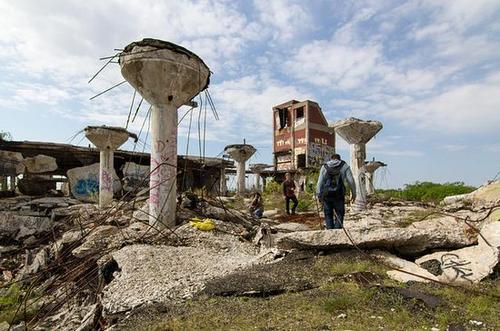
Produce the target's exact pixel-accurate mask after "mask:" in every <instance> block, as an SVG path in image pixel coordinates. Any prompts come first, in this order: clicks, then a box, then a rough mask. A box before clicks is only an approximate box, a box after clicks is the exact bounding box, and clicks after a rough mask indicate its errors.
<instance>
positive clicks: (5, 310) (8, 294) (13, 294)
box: [0, 284, 36, 324]
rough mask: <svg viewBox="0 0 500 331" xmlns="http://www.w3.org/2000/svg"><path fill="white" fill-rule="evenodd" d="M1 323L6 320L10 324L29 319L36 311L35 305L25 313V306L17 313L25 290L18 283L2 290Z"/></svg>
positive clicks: (0, 299) (0, 296)
mask: <svg viewBox="0 0 500 331" xmlns="http://www.w3.org/2000/svg"><path fill="white" fill-rule="evenodd" d="M0 291H1V292H0V323H1V322H3V321H6V322H7V323H9V324H17V323H19V322H21V321H23V320H29V319H31V317H33V316H34V315H35V313H36V310H35V308H34V307H33V306H31V308H28V309H27V310H26V314H25V313H24V309H23V307H21V309H20V310H19V312H18V313H17V315H16V311H17V308H18V306H19V303H20V302H21V300H23V295H24V293H23V291H22V290H21V289H20V288H19V286H17V285H16V284H13V285H11V286H10V287H9V288H4V289H1V290H0Z"/></svg>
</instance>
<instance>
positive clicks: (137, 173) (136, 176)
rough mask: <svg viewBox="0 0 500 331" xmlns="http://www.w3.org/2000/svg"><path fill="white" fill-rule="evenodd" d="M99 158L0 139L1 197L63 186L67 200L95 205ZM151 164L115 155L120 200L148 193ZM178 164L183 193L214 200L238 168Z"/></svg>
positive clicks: (217, 161)
mask: <svg viewBox="0 0 500 331" xmlns="http://www.w3.org/2000/svg"><path fill="white" fill-rule="evenodd" d="M99 154H100V153H99V150H98V149H96V148H91V147H80V146H74V145H68V144H58V143H45V142H32V141H5V140H2V139H0V197H1V196H6V195H9V193H10V194H13V193H14V191H15V190H16V189H17V190H18V191H20V193H22V194H26V195H44V194H46V193H48V192H49V191H50V190H55V189H57V188H59V187H60V186H59V185H57V183H62V187H63V188H64V187H66V189H63V191H64V193H66V194H67V195H72V196H73V197H75V198H77V199H80V200H82V201H90V200H94V199H95V198H96V194H97V193H98V192H99V182H100V181H99V177H100V171H99V158H100V156H99ZM150 160H151V157H150V154H149V153H140V152H129V151H123V150H117V151H115V152H114V153H113V169H112V178H113V181H112V182H113V184H112V186H113V191H114V192H115V194H118V195H119V194H121V193H120V192H127V191H132V190H135V189H136V188H137V187H148V185H149V181H148V177H149V173H150ZM177 164H178V169H179V171H178V173H177V189H178V191H179V192H183V191H189V190H196V189H204V190H205V191H206V192H207V193H209V194H214V195H216V194H218V191H219V187H220V186H221V185H222V184H223V183H225V177H224V175H223V174H224V170H225V169H226V168H230V167H233V166H234V163H233V162H232V161H228V160H224V159H221V158H210V157H205V158H203V159H202V158H200V157H196V156H186V155H178V156H177ZM7 178H8V180H7ZM221 179H222V182H223V183H222V184H221ZM66 183H67V184H66ZM60 185H61V184H60Z"/></svg>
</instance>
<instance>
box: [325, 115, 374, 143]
mask: <svg viewBox="0 0 500 331" xmlns="http://www.w3.org/2000/svg"><path fill="white" fill-rule="evenodd" d="M332 127H333V128H334V130H335V132H336V133H338V134H339V136H341V137H342V138H343V139H344V140H345V141H347V142H348V143H349V144H366V143H367V142H368V141H370V139H372V138H373V136H375V135H376V134H377V133H378V132H379V131H380V130H381V129H382V122H379V121H364V120H360V119H358V118H354V117H350V118H347V119H344V120H340V121H337V122H335V123H333V125H332Z"/></svg>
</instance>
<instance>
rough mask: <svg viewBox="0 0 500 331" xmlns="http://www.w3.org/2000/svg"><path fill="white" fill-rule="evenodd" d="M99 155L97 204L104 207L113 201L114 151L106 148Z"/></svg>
mask: <svg viewBox="0 0 500 331" xmlns="http://www.w3.org/2000/svg"><path fill="white" fill-rule="evenodd" d="M99 156H100V160H99V206H100V207H105V206H107V205H109V204H110V203H111V201H113V168H114V152H113V151H112V150H111V149H108V148H106V149H104V150H101V152H100V154H99Z"/></svg>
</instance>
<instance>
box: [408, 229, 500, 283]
mask: <svg viewBox="0 0 500 331" xmlns="http://www.w3.org/2000/svg"><path fill="white" fill-rule="evenodd" d="M481 234H482V236H483V237H484V238H485V239H486V240H484V239H483V238H482V237H479V238H478V244H477V245H475V246H471V247H466V248H462V249H458V250H454V251H446V252H436V253H432V254H429V255H425V256H423V257H421V258H419V259H417V260H416V261H415V262H416V263H417V264H418V265H420V266H421V267H422V268H426V269H428V270H429V271H432V272H433V273H434V274H435V275H436V277H437V279H438V280H439V281H442V282H446V283H464V284H471V283H477V282H479V281H481V280H482V279H484V278H485V277H487V276H488V275H490V274H491V273H492V272H493V271H494V269H495V266H496V265H497V264H498V262H499V247H500V222H498V221H497V222H493V223H489V224H486V225H485V226H484V227H483V228H482V229H481Z"/></svg>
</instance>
